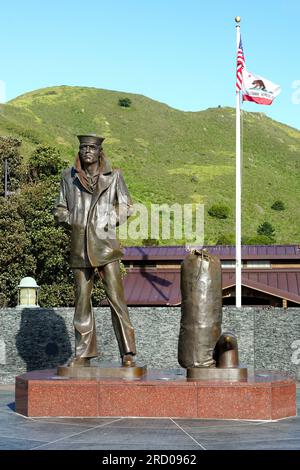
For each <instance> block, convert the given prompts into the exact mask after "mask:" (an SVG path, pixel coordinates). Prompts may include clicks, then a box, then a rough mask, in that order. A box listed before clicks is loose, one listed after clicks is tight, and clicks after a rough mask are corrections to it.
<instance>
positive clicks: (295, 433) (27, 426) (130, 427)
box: [0, 385, 300, 451]
mask: <svg viewBox="0 0 300 470" xmlns="http://www.w3.org/2000/svg"><path fill="white" fill-rule="evenodd" d="M297 404H298V416H297V417H295V418H286V419H283V420H279V421H271V422H270V421H239V420H204V419H173V418H161V419H157V418H26V417H24V416H21V415H18V414H16V413H15V411H14V387H13V386H11V385H0V449H1V450H21V449H22V450H35V449H40V450H43V449H44V450H101V449H102V450H104V449H105V450H112V451H113V450H124V451H125V450H127V451H130V450H180V451H191V450H192V451H200V450H217V449H218V450H221V449H224V450H227V449H228V450H240V449H255V450H260V449H278V450H290V449H291V450H295V449H297V450H299V449H300V416H299V415H300V413H299V411H300V409H299V408H300V388H299V387H297Z"/></svg>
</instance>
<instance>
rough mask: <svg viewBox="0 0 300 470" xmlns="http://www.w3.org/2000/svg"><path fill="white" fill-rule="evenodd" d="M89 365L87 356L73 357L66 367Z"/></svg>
mask: <svg viewBox="0 0 300 470" xmlns="http://www.w3.org/2000/svg"><path fill="white" fill-rule="evenodd" d="M90 365H91V364H90V358H89V357H74V358H73V359H71V360H70V362H68V367H89V366H90Z"/></svg>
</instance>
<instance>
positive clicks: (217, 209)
mask: <svg viewBox="0 0 300 470" xmlns="http://www.w3.org/2000/svg"><path fill="white" fill-rule="evenodd" d="M208 214H209V215H210V216H211V217H215V218H216V219H227V217H228V216H229V214H230V209H229V207H228V206H226V205H225V204H213V205H212V206H211V207H210V209H208Z"/></svg>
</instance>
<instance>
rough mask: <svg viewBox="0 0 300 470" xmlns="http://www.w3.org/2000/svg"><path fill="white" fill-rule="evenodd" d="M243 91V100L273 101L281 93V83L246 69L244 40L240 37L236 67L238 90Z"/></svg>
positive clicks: (258, 102)
mask: <svg viewBox="0 0 300 470" xmlns="http://www.w3.org/2000/svg"><path fill="white" fill-rule="evenodd" d="M240 90H241V91H242V95H243V101H253V102H254V103H257V104H267V105H270V104H272V103H273V100H274V98H276V96H278V95H279V93H280V91H281V89H280V86H279V85H275V83H272V82H270V80H267V79H266V78H263V77H260V76H259V75H253V74H252V73H251V72H248V70H247V69H246V63H245V57H244V51H243V45H242V40H241V38H240V41H239V47H238V51H237V68H236V91H237V92H239V91H240Z"/></svg>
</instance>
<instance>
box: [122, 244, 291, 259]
mask: <svg viewBox="0 0 300 470" xmlns="http://www.w3.org/2000/svg"><path fill="white" fill-rule="evenodd" d="M202 248H203V249H206V250H207V251H209V252H210V253H211V254H213V255H217V256H219V257H220V259H221V260H229V259H230V260H231V259H235V246H228V245H216V246H208V245H207V246H204V247H202ZM187 252H188V251H187V248H186V247H185V246H146V247H145V246H130V247H127V248H125V256H124V258H123V261H125V262H126V261H144V262H149V261H172V260H173V261H180V260H182V259H183V258H184V256H185V255H186V254H187ZM242 258H243V259H244V260H249V259H261V260H263V259H264V260H266V259H267V260H271V259H282V260H287V259H289V260H292V259H298V260H300V245H243V246H242Z"/></svg>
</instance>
